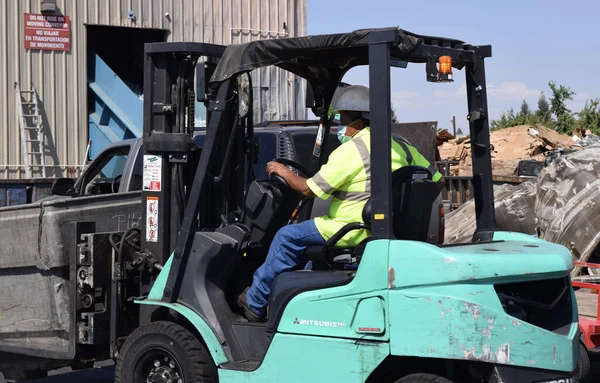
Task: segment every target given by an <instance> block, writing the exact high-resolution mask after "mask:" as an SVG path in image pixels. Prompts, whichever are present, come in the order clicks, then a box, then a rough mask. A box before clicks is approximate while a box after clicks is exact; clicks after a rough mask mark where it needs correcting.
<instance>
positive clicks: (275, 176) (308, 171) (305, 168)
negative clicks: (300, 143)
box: [271, 158, 315, 188]
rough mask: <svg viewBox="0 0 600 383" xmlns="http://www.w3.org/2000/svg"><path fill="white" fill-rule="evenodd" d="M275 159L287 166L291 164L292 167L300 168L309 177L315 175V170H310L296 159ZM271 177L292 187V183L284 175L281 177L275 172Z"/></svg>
mask: <svg viewBox="0 0 600 383" xmlns="http://www.w3.org/2000/svg"><path fill="white" fill-rule="evenodd" d="M273 161H274V162H279V163H280V164H283V165H286V166H291V167H293V168H295V169H297V170H299V171H300V172H302V173H304V175H305V176H307V177H312V176H314V175H315V172H313V171H310V170H309V169H308V168H307V167H305V166H304V165H300V164H299V163H297V162H296V161H292V160H288V159H287V158H275V159H274V160H273ZM271 178H272V179H274V180H276V181H277V182H279V183H281V184H282V185H283V186H285V187H287V188H289V187H290V185H289V184H288V183H287V181H286V180H284V179H283V177H281V176H279V175H277V174H275V173H273V174H271Z"/></svg>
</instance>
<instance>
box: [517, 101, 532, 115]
mask: <svg viewBox="0 0 600 383" xmlns="http://www.w3.org/2000/svg"><path fill="white" fill-rule="evenodd" d="M530 114H531V109H529V105H527V101H525V100H523V102H522V103H521V111H520V112H519V115H521V116H529V115H530Z"/></svg>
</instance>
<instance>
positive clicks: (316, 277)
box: [266, 271, 354, 333]
mask: <svg viewBox="0 0 600 383" xmlns="http://www.w3.org/2000/svg"><path fill="white" fill-rule="evenodd" d="M353 278H354V272H350V271H333V272H331V271H313V272H310V271H292V272H288V273H283V274H280V275H278V276H277V277H276V278H275V280H274V281H273V285H272V286H271V294H270V295H269V316H268V318H267V327H266V331H267V332H269V333H275V332H276V331H277V327H278V326H279V322H280V321H281V317H282V316H283V311H284V310H283V309H284V308H285V306H287V304H288V303H289V302H290V301H291V300H292V298H294V297H295V296H296V295H298V294H300V293H303V292H307V291H312V290H320V289H326V288H331V287H337V286H343V285H346V284H348V283H350V282H351V281H352V279H353Z"/></svg>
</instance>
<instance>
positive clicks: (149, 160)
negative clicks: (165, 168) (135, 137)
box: [144, 155, 162, 191]
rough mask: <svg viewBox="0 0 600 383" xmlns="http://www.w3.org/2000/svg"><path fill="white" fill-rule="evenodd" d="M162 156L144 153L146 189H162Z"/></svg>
mask: <svg viewBox="0 0 600 383" xmlns="http://www.w3.org/2000/svg"><path fill="white" fill-rule="evenodd" d="M161 176H162V157H161V156H154V155H144V190H148V191H160V182H161Z"/></svg>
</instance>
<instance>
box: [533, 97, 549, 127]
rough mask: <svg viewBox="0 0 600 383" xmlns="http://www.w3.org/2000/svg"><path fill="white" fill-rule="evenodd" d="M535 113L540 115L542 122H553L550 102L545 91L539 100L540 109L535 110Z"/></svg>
mask: <svg viewBox="0 0 600 383" xmlns="http://www.w3.org/2000/svg"><path fill="white" fill-rule="evenodd" d="M535 114H536V115H537V116H538V118H539V119H540V122H541V123H542V124H548V123H549V122H551V116H550V104H548V100H547V99H546V96H545V95H544V92H542V93H541V94H540V99H539V100H538V110H537V111H536V112H535Z"/></svg>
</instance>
